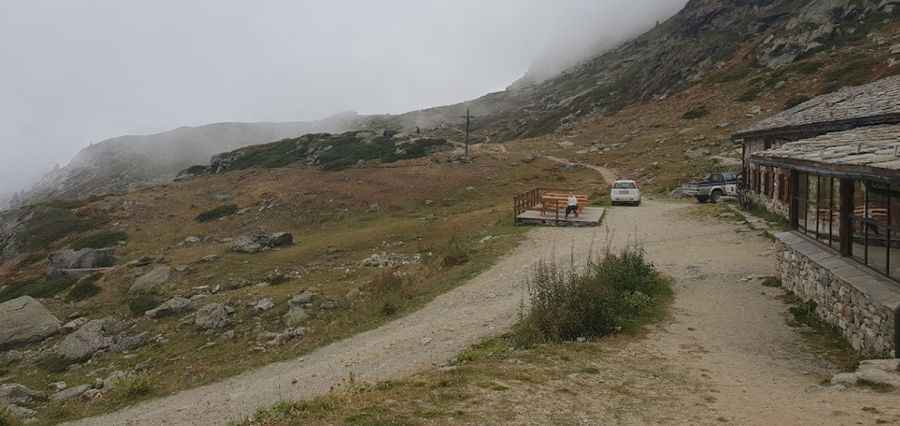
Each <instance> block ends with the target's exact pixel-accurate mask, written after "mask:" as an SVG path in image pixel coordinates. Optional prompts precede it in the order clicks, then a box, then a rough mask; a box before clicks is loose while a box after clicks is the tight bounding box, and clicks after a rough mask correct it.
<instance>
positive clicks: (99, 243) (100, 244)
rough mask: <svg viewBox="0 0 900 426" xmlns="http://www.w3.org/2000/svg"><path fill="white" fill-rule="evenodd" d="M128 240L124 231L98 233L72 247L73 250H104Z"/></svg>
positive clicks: (85, 237) (86, 237)
mask: <svg viewBox="0 0 900 426" xmlns="http://www.w3.org/2000/svg"><path fill="white" fill-rule="evenodd" d="M126 240H128V234H127V233H125V232H123V231H97V232H92V233H90V234H88V235H85V236H83V237H81V238H79V239H77V240H75V241H74V242H72V244H71V245H70V247H71V248H72V250H81V249H84V248H91V249H102V248H106V247H113V246H115V245H116V244H118V243H119V242H120V241H126Z"/></svg>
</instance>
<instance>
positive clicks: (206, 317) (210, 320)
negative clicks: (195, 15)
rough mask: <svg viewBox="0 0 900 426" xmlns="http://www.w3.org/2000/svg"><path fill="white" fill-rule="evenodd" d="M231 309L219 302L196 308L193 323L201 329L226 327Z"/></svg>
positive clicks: (229, 320)
mask: <svg viewBox="0 0 900 426" xmlns="http://www.w3.org/2000/svg"><path fill="white" fill-rule="evenodd" d="M230 314H231V309H229V308H228V307H227V306H225V305H223V304H221V303H210V304H208V305H206V306H204V307H202V308H200V309H198V310H197V313H196V314H195V316H194V325H196V326H197V327H198V328H200V329H201V330H219V329H223V328H225V327H228V325H229V324H231V319H230V318H229V317H228V316H229V315H230Z"/></svg>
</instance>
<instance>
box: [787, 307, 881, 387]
mask: <svg viewBox="0 0 900 426" xmlns="http://www.w3.org/2000/svg"><path fill="white" fill-rule="evenodd" d="M781 299H782V301H784V302H785V303H787V304H789V305H791V306H790V307H789V308H788V312H789V313H790V314H791V317H790V320H789V321H788V323H789V324H790V325H791V326H794V327H807V328H808V329H809V331H807V332H803V335H804V337H805V338H806V340H807V342H808V343H809V344H810V346H811V347H812V349H813V350H814V351H816V352H818V353H819V354H820V355H822V356H824V357H825V358H826V359H829V360H830V361H831V362H833V363H834V364H836V365H837V366H838V367H840V368H841V369H843V370H845V371H853V370H855V369H856V368H857V367H858V366H859V362H860V361H862V360H863V359H864V358H863V356H862V354H860V353H859V352H858V351H857V350H855V349H853V347H852V346H851V345H850V343H849V342H848V341H847V339H846V338H844V336H843V335H841V332H840V330H838V328H837V327H835V326H832V325H830V324H828V323H826V322H824V321H822V320H821V319H819V317H818V315H817V314H816V308H817V307H818V306H817V304H816V302H814V301H812V300H807V301H804V300H802V299H800V298H799V297H797V296H796V295H795V294H793V293H790V292H788V293H786V294H785V295H784V296H782V297H781Z"/></svg>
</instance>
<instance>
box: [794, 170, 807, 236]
mask: <svg viewBox="0 0 900 426" xmlns="http://www.w3.org/2000/svg"><path fill="white" fill-rule="evenodd" d="M808 177H809V175H808V174H806V173H800V175H799V179H798V182H799V187H798V188H797V191H796V197H797V223H798V226H797V228H798V229H799V230H800V232H803V233H806V222H807V217H806V193H807V191H806V182H807V178H808Z"/></svg>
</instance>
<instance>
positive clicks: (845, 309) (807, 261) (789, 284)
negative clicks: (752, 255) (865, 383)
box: [776, 233, 900, 357]
mask: <svg viewBox="0 0 900 426" xmlns="http://www.w3.org/2000/svg"><path fill="white" fill-rule="evenodd" d="M776 238H777V241H778V242H777V243H776V245H777V247H776V248H777V250H776V257H777V271H778V273H779V275H780V276H781V281H782V285H783V286H784V288H785V289H786V290H789V291H791V292H793V293H794V294H796V295H797V296H798V297H800V298H801V299H803V300H805V301H809V300H812V301H814V302H816V314H817V316H818V317H819V318H820V319H821V320H823V321H825V322H826V323H828V324H831V325H833V326H835V327H836V328H837V329H838V330H839V331H840V333H841V334H843V336H844V337H845V338H846V339H847V340H848V341H849V342H850V344H851V345H852V346H853V348H854V349H856V350H858V351H860V352H861V353H863V354H864V355H866V356H875V357H885V356H887V357H892V354H893V351H894V312H895V311H896V308H897V306H898V305H900V294H898V293H895V290H894V289H892V288H888V287H883V286H893V285H894V284H892V283H886V282H884V281H881V280H880V279H878V277H874V276H872V275H869V274H867V273H866V272H867V271H862V270H860V269H858V268H859V266H858V265H852V264H849V262H853V261H852V260H849V259H846V258H842V257H840V255H839V254H837V253H832V252H831V251H830V250H828V249H826V248H820V247H816V246H815V244H816V243H813V242H811V241H808V240H805V239H803V237H800V236H798V235H795V234H793V233H783V234H778V235H777V236H776ZM798 239H800V240H798ZM813 259H815V260H813ZM873 273H874V272H873ZM885 280H886V278H885Z"/></svg>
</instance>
